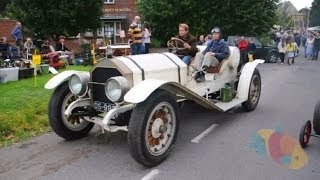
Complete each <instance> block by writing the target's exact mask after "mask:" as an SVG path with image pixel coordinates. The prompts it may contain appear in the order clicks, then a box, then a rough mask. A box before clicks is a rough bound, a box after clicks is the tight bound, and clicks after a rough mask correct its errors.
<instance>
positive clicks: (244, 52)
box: [239, 36, 248, 64]
mask: <svg viewBox="0 0 320 180" xmlns="http://www.w3.org/2000/svg"><path fill="white" fill-rule="evenodd" d="M239 49H240V59H241V62H242V64H245V63H247V62H248V58H247V57H248V41H247V40H246V39H244V36H241V38H240V41H239Z"/></svg>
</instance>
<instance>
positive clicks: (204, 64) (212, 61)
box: [194, 27, 230, 80]
mask: <svg viewBox="0 0 320 180" xmlns="http://www.w3.org/2000/svg"><path fill="white" fill-rule="evenodd" d="M211 33H212V42H211V43H210V44H208V46H207V48H206V49H205V50H204V51H203V52H198V53H197V54H196V58H195V68H196V70H197V71H198V72H197V73H196V75H195V76H194V78H195V79H196V80H197V79H198V78H202V77H203V76H204V71H207V69H208V68H209V66H213V67H218V66H219V63H220V62H221V61H222V60H224V59H226V58H228V57H229V54H230V50H229V46H228V45H227V43H225V41H224V39H222V33H221V30H220V28H219V27H215V28H213V29H212V31H211Z"/></svg>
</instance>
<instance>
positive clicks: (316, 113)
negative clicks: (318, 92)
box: [313, 101, 320, 134]
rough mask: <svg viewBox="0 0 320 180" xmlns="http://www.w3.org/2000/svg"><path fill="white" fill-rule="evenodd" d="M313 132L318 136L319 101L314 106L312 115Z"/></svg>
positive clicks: (319, 126)
mask: <svg viewBox="0 0 320 180" xmlns="http://www.w3.org/2000/svg"><path fill="white" fill-rule="evenodd" d="M313 130H314V132H315V133H316V134H320V101H318V103H317V104H316V107H315V108H314V113H313Z"/></svg>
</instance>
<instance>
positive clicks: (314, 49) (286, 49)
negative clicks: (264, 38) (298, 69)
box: [271, 30, 320, 65]
mask: <svg viewBox="0 0 320 180" xmlns="http://www.w3.org/2000/svg"><path fill="white" fill-rule="evenodd" d="M271 38H272V39H273V40H274V42H275V44H276V46H277V47H278V49H279V54H280V59H281V63H284V59H285V56H286V55H287V63H288V64H289V65H290V64H293V63H294V58H295V57H296V56H297V55H298V54H299V48H300V47H301V46H303V47H304V57H305V58H306V59H307V60H318V54H319V50H320V32H319V31H318V32H317V31H303V32H299V31H297V30H295V31H291V32H290V31H282V30H277V31H276V32H273V33H272V35H271ZM300 54H301V53H300Z"/></svg>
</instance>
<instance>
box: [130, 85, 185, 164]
mask: <svg viewBox="0 0 320 180" xmlns="http://www.w3.org/2000/svg"><path fill="white" fill-rule="evenodd" d="M179 117H180V112H179V107H178V104H177V102H176V99H175V98H174V96H173V95H171V94H170V93H168V92H167V91H165V90H156V91H155V92H153V93H152V94H151V95H150V96H149V97H148V98H147V99H146V100H145V101H144V102H141V103H139V104H137V105H136V106H135V108H134V109H133V112H132V114H131V119H130V122H129V128H128V144H129V148H130V153H131V155H132V157H133V158H134V159H135V160H136V161H137V162H138V163H140V164H141V165H143V166H147V167H153V166H156V165H158V164H160V163H161V162H163V161H164V160H165V159H166V158H167V156H168V155H169V153H170V152H171V150H172V148H173V144H174V143H175V141H176V138H177V133H178V126H179Z"/></svg>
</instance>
